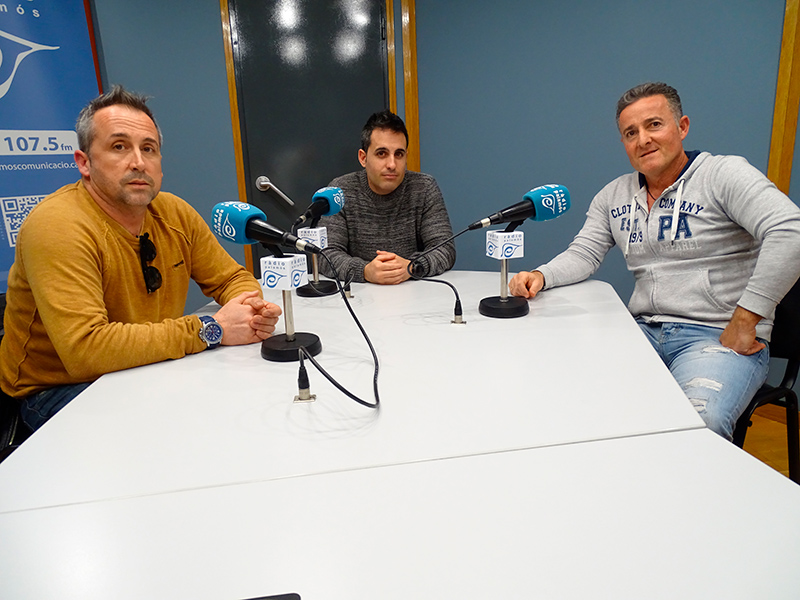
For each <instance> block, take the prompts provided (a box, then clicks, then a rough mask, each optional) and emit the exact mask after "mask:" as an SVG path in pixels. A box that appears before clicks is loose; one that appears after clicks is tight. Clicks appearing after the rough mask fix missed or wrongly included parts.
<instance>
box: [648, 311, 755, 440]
mask: <svg viewBox="0 0 800 600" xmlns="http://www.w3.org/2000/svg"><path fill="white" fill-rule="evenodd" d="M636 322H637V323H639V327H640V328H641V329H642V331H643V332H644V333H645V335H646V336H647V339H648V340H650V343H651V344H652V345H653V347H654V348H655V349H656V352H658V355H659V356H660V357H661V360H663V361H664V363H665V364H666V365H667V367H668V368H669V370H670V372H671V373H672V376H673V377H675V380H676V381H677V382H678V384H679V385H680V386H681V388H682V389H683V391H684V393H685V394H686V396H687V397H688V398H689V401H690V402H691V403H692V406H694V408H695V410H697V412H698V413H699V415H700V416H701V417H702V419H703V421H705V422H706V425H707V426H708V428H709V429H711V430H712V431H714V432H716V433H718V434H719V435H721V436H722V437H724V438H726V439H728V440H730V439H732V437H733V430H734V428H735V427H736V421H737V419H738V418H739V416H740V415H741V414H742V413H743V412H744V409H745V408H747V405H748V404H749V403H750V400H752V399H753V395H755V393H756V392H757V391H758V388H760V387H761V385H762V384H763V383H764V382H765V381H766V379H767V371H768V370H769V346H767V347H766V348H764V349H763V350H761V351H760V352H757V353H756V354H753V355H752V356H744V355H742V354H737V353H736V352H734V351H733V350H731V349H730V348H726V347H725V346H723V345H722V344H720V343H719V336H720V334H721V333H722V330H721V329H718V328H716V327H704V326H702V325H689V324H686V323H649V324H648V323H645V322H644V321H643V320H642V319H636ZM759 341H762V342H764V340H759Z"/></svg>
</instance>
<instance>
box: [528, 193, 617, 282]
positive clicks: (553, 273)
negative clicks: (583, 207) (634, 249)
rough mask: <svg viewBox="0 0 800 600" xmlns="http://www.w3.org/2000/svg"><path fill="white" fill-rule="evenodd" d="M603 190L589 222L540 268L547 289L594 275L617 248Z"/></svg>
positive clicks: (587, 217) (598, 196)
mask: <svg viewBox="0 0 800 600" xmlns="http://www.w3.org/2000/svg"><path fill="white" fill-rule="evenodd" d="M604 204H605V203H604V196H603V192H602V191H601V192H600V193H599V194H597V196H595V197H594V200H592V203H591V204H590V205H589V210H588V212H587V213H586V222H585V223H584V224H583V227H582V228H581V230H580V231H579V232H578V235H576V236H575V239H573V240H572V242H571V243H570V245H569V246H568V247H567V249H566V250H565V251H564V252H562V253H561V254H559V255H558V256H556V257H555V258H554V259H552V260H551V261H550V262H548V263H547V264H545V265H542V266H540V267H537V269H536V270H537V271H541V273H542V275H544V281H545V289H549V288H553V287H558V286H562V285H569V284H571V283H578V282H579V281H583V280H584V279H586V278H588V277H590V276H592V275H593V274H594V273H595V271H597V269H599V268H600V264H601V263H602V262H603V259H604V258H605V256H606V254H608V251H609V250H610V249H611V248H613V247H614V244H615V242H614V237H613V236H612V235H611V224H610V223H609V221H608V211H607V210H606V208H605V205H604Z"/></svg>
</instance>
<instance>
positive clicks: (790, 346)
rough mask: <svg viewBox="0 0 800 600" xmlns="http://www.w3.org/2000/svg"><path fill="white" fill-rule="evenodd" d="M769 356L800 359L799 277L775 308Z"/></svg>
mask: <svg viewBox="0 0 800 600" xmlns="http://www.w3.org/2000/svg"><path fill="white" fill-rule="evenodd" d="M769 353H770V356H774V357H775V358H788V359H794V360H800V279H798V280H797V281H796V282H795V284H794V286H792V289H790V290H789V293H788V294H786V296H784V297H783V300H781V303H780V304H779V305H778V307H777V308H776V309H775V327H774V328H773V329H772V339H771V341H770V343H769Z"/></svg>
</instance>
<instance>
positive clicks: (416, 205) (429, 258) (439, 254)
mask: <svg viewBox="0 0 800 600" xmlns="http://www.w3.org/2000/svg"><path fill="white" fill-rule="evenodd" d="M330 185H332V186H336V187H339V188H341V189H342V190H343V191H344V197H345V204H344V207H343V208H342V210H341V211H339V212H338V213H337V214H335V215H333V216H330V217H323V218H322V219H321V220H320V226H324V227H327V229H328V247H327V249H326V250H325V254H326V255H327V256H328V257H329V258H330V259H331V262H333V264H334V266H335V267H336V272H337V273H338V274H339V277H341V278H342V279H347V278H352V281H355V282H359V283H360V282H363V281H364V267H365V266H366V265H367V263H369V262H370V261H371V260H372V259H374V258H375V256H376V255H375V251H376V250H385V251H386V252H394V253H395V254H398V255H399V256H402V257H403V258H405V259H408V260H412V259H413V258H415V257H416V256H417V255H419V254H420V253H422V252H423V251H424V250H427V249H429V248H432V247H434V246H436V245H437V244H439V243H441V242H443V241H444V240H446V239H448V238H449V237H451V236H452V235H453V230H452V228H451V227H450V218H449V217H448V216H447V209H446V208H445V205H444V199H443V198H442V192H441V191H439V186H438V185H437V184H436V180H434V178H433V177H431V176H430V175H425V174H424V173H417V172H416V171H407V172H406V174H405V177H404V178H403V181H402V182H401V183H400V185H399V186H398V187H397V189H396V190H395V191H393V192H392V193H391V194H386V195H385V196H383V195H380V194H376V193H375V192H373V191H372V190H371V189H370V187H369V184H368V183H367V174H366V171H357V172H355V173H349V174H347V175H342V176H341V177H337V178H336V179H334V180H333V181H331V183H330ZM455 260H456V248H455V244H454V243H453V242H450V243H448V244H445V245H444V246H442V247H441V248H439V249H438V250H435V251H434V252H431V253H430V254H428V255H426V256H425V257H424V258H423V259H422V260H421V261H420V263H421V266H422V273H421V274H424V276H428V277H430V276H432V275H439V274H440V273H444V272H445V271H447V270H448V269H451V268H452V267H453V263H455ZM319 266H320V271H321V272H322V273H323V274H324V275H327V276H328V277H331V276H333V273H331V272H330V268H329V266H328V261H326V260H325V259H322V260H321V261H320V262H319Z"/></svg>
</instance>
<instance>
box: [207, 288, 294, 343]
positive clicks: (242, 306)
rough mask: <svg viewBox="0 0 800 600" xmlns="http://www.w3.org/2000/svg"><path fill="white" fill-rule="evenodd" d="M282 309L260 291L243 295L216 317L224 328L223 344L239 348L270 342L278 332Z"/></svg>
mask: <svg viewBox="0 0 800 600" xmlns="http://www.w3.org/2000/svg"><path fill="white" fill-rule="evenodd" d="M280 316H281V307H280V306H278V305H277V304H273V303H272V302H267V301H265V300H264V299H263V298H261V294H260V293H259V292H256V291H252V292H243V293H241V294H239V295H238V296H236V298H234V299H233V300H230V301H229V302H227V303H226V304H225V305H224V306H223V307H222V308H220V309H219V310H218V311H217V313H216V314H215V315H214V318H215V319H216V320H217V322H218V323H219V324H220V326H222V332H223V335H222V345H223V346H239V345H242V344H253V343H255V342H260V341H262V340H265V339H267V338H268V337H269V336H270V335H272V333H273V332H274V331H275V325H276V324H277V322H278V317H280Z"/></svg>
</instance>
